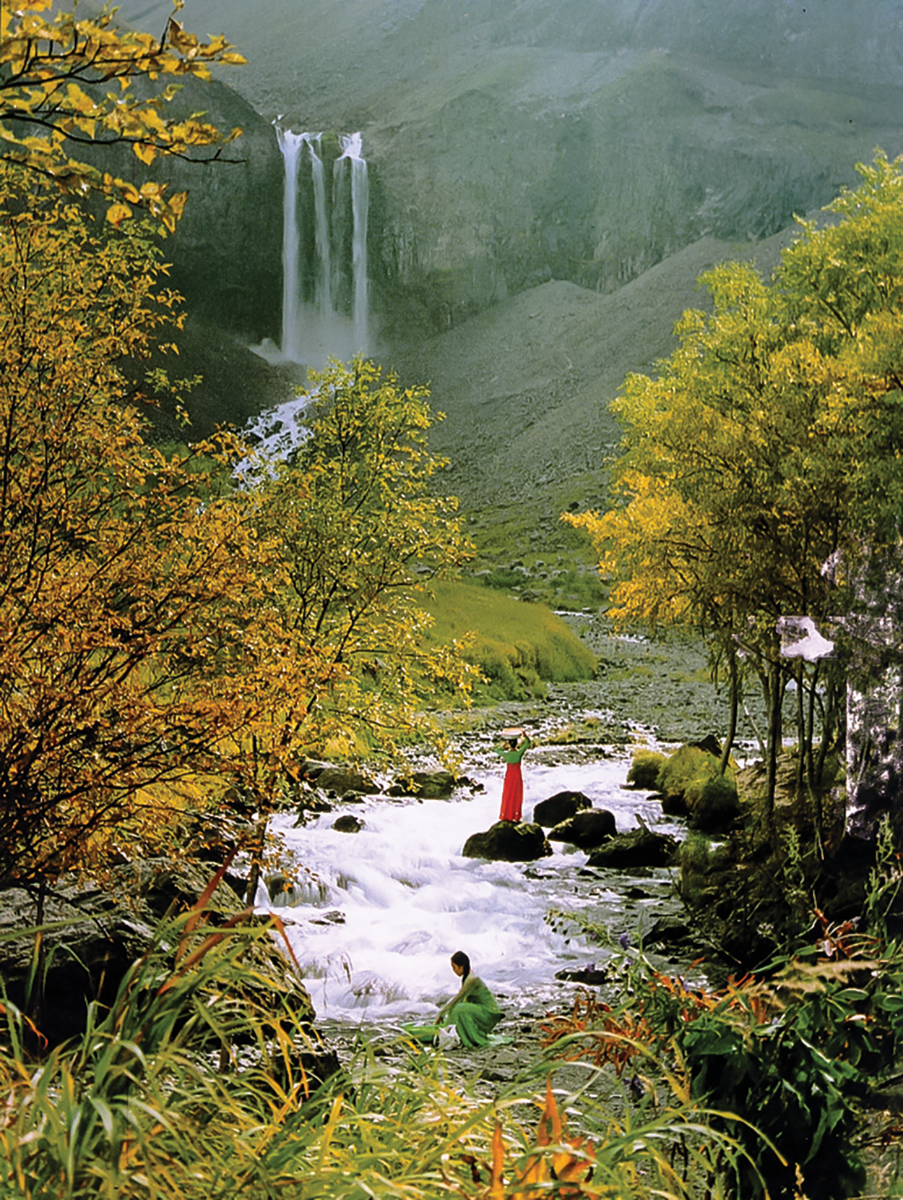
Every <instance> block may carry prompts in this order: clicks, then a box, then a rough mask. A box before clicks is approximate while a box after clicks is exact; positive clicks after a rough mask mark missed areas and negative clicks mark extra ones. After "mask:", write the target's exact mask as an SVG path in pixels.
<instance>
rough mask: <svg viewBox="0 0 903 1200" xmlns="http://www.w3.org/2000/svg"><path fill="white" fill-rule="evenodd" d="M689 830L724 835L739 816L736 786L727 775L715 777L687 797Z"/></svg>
mask: <svg viewBox="0 0 903 1200" xmlns="http://www.w3.org/2000/svg"><path fill="white" fill-rule="evenodd" d="M687 799H688V802H689V804H688V807H689V810H690V828H691V829H699V830H702V831H703V832H704V833H724V832H726V831H727V830H728V829H730V827H731V826H732V825H733V823H734V821H735V820H736V819H737V817H738V816H739V815H740V799H739V797H738V795H737V784H736V782H735V781H734V779H732V778H731V777H730V776H728V775H720V774H719V775H715V776H713V778H711V779H708V780H706V782H705V783H704V784H703V785H702V787H701V788H699V789H698V791H697V790H696V789H694V790H693V793H692V795H688V797H687Z"/></svg>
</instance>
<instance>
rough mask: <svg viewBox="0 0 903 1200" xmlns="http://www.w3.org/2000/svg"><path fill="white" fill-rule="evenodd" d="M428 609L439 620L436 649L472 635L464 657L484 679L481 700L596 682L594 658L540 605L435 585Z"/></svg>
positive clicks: (525, 696)
mask: <svg viewBox="0 0 903 1200" xmlns="http://www.w3.org/2000/svg"><path fill="white" fill-rule="evenodd" d="M424 607H425V608H426V609H427V610H428V611H429V612H430V613H431V614H432V616H433V618H434V621H435V624H434V626H433V628H432V630H431V631H430V640H431V641H432V642H434V643H435V644H444V643H448V642H450V641H452V640H453V639H458V640H461V639H464V638H466V637H467V636H468V635H470V639H471V640H470V645H469V646H468V648H467V650H466V653H465V657H466V658H467V659H468V661H470V662H472V663H473V664H474V665H475V666H476V667H478V668H479V670H480V671H481V673H482V675H483V676H484V682H482V683H480V684H478V685H477V688H476V690H475V694H476V699H477V700H478V701H483V702H495V701H499V700H525V699H529V698H531V697H534V696H535V697H542V696H544V695H545V685H546V684H547V683H565V682H571V681H575V680H581V679H592V677H593V673H594V671H595V666H596V657H595V655H594V654H593V653H592V652H591V651H590V650H588V649H587V647H586V646H584V644H583V643H582V642H581V641H580V640H579V638H578V637H577V636H576V635H575V634H574V633H573V632H572V631H571V630H570V629H569V628H568V626H567V625H566V624H565V622H564V621H563V620H562V619H561V618H560V617H558V616H556V615H555V613H553V612H552V611H551V610H550V609H548V608H545V607H544V606H543V605H541V604H527V603H524V602H523V601H519V600H514V599H512V598H511V597H510V596H506V595H504V594H503V593H501V592H498V591H496V590H495V589H493V588H484V587H477V586H474V585H471V584H466V583H461V582H443V583H437V584H436V585H435V586H434V588H433V594H432V597H431V598H430V599H429V600H427V602H426V603H425V604H424Z"/></svg>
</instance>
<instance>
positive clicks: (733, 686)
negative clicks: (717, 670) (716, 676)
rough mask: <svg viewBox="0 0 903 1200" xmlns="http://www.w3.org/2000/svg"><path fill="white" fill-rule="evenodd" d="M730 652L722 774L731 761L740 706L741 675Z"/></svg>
mask: <svg viewBox="0 0 903 1200" xmlns="http://www.w3.org/2000/svg"><path fill="white" fill-rule="evenodd" d="M728 653H729V655H730V660H729V671H730V713H729V716H728V724H727V733H726V734H725V738H724V749H723V750H722V751H721V761H720V762H719V764H718V770H719V771H720V772H721V774H722V775H723V774H724V772H725V771H726V770H727V764H728V763H729V762H730V758H731V750H732V749H733V746H734V738H735V737H736V735H737V713H738V710H739V708H740V677H739V672H738V671H737V656H736V654H735V653H734V652H733V650H732V649H731V650H729V651H728Z"/></svg>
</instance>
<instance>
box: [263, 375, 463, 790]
mask: <svg viewBox="0 0 903 1200" xmlns="http://www.w3.org/2000/svg"><path fill="white" fill-rule="evenodd" d="M428 396H429V393H428V391H427V389H426V388H423V387H412V388H402V387H401V386H400V385H399V384H398V381H397V379H396V378H395V377H394V376H393V375H391V374H385V373H383V371H382V370H381V369H380V368H379V367H377V366H376V365H374V364H373V363H372V362H367V361H364V360H363V359H360V358H359V359H356V360H355V361H354V363H353V364H352V365H351V366H348V367H345V366H343V365H341V364H339V363H334V364H332V366H331V367H330V368H329V369H328V370H327V371H325V372H323V373H320V374H317V375H315V376H314V381H313V387H312V388H311V390H310V391H309V392H308V393H307V401H306V411H305V420H306V423H307V435H308V436H307V437H306V439H305V440H304V441H303V442H302V443H301V445H300V446H299V447H298V449H297V450H296V451H295V453H294V454H293V455H292V456H291V457H290V459H289V461H287V462H284V463H277V464H266V463H264V464H260V466H261V467H262V468H263V469H262V470H258V472H257V476H258V480H259V481H258V483H257V484H256V487H255V494H256V495H257V496H258V499H259V504H260V516H259V522H260V524H259V529H260V539H261V543H262V544H265V545H267V546H268V547H270V550H269V553H270V555H271V558H270V559H269V560H268V562H267V563H263V562H261V564H260V570H261V572H262V573H263V574H264V575H266V576H268V577H270V576H273V577H277V578H284V579H285V580H286V586H284V587H282V588H281V589H280V591H279V593H278V596H277V603H278V605H279V608H280V612H281V625H282V627H283V629H284V630H285V631H286V635H287V639H288V644H287V645H286V646H285V647H284V649H283V653H285V654H286V655H287V657H288V658H289V659H291V661H293V662H295V663H305V662H307V663H316V672H315V676H314V675H310V676H309V677H310V684H309V686H307V687H306V688H303V689H298V690H297V692H296V693H295V695H294V697H290V696H288V695H286V696H285V702H284V704H281V705H280V704H272V705H271V706H270V708H269V715H270V721H271V723H270V727H269V729H268V730H264V729H263V727H261V730H260V733H259V735H258V744H259V747H260V750H261V751H263V750H265V753H259V754H258V756H257V757H256V758H255V759H253V760H249V759H246V760H245V761H246V762H247V764H248V768H249V770H250V771H251V775H250V777H249V778H248V781H247V785H248V787H249V788H250V789H251V790H252V792H253V794H254V795H255V797H256V803H257V804H258V807H260V808H261V810H262V812H263V813H266V812H267V811H268V809H269V807H270V806H271V804H272V803H273V802H274V800H275V795H274V789H275V788H276V787H277V786H278V784H279V781H280V779H283V780H284V779H285V778H286V768H287V769H288V770H289V771H290V770H291V765H292V763H293V762H294V763H297V762H298V761H299V756H302V755H304V754H309V753H311V752H312V751H319V752H322V751H323V750H324V749H325V750H327V751H328V752H331V753H333V754H339V755H346V754H348V753H349V752H360V751H361V750H362V749H364V750H368V749H369V750H371V751H372V750H375V749H376V748H380V749H381V750H382V751H384V752H390V751H391V750H393V749H394V748H395V747H396V746H397V744H398V740H399V738H410V737H411V736H412V735H413V734H414V732H415V731H416V730H417V729H418V728H420V727H421V726H423V725H424V724H425V721H426V718H425V712H424V710H425V708H426V706H427V705H428V704H429V703H430V701H431V699H432V697H433V695H434V691H435V689H436V688H437V687H439V688H441V689H442V690H444V691H446V692H457V693H461V694H465V695H466V694H467V693H468V692H469V689H470V684H471V680H472V674H473V671H472V668H470V667H469V666H468V665H467V664H466V662H465V661H464V659H463V657H462V656H461V654H460V652H459V651H460V648H459V647H458V646H457V645H451V646H448V647H440V648H438V649H427V648H426V647H425V641H424V638H423V633H424V631H425V630H426V628H427V627H428V626H429V625H430V624H431V623H432V618H431V616H430V615H429V614H428V612H427V611H426V609H425V606H424V596H425V592H426V590H427V588H428V587H429V584H430V582H431V581H432V580H433V579H436V578H440V577H442V576H445V575H447V574H448V573H449V572H451V571H453V570H455V569H456V568H457V567H458V566H459V565H460V564H461V563H462V562H463V561H464V560H465V559H466V558H467V557H469V555H470V553H471V547H470V544H469V542H468V541H467V539H466V538H465V537H464V534H463V529H462V520H461V517H460V515H459V513H458V501H457V499H456V498H455V497H451V496H445V495H443V494H442V492H441V489H440V488H438V487H437V483H438V481H439V480H440V478H441V474H440V473H441V470H442V468H443V467H444V465H445V460H443V459H441V458H438V457H437V456H435V455H434V454H432V453H431V452H430V449H429V445H428V431H429V428H430V426H431V424H432V423H433V421H434V420H435V419H436V418H435V415H434V414H433V413H432V412H431V409H430V406H429V402H428ZM270 471H271V472H272V474H271V475H270V474H269V472H270ZM432 732H433V734H435V730H433V731H432Z"/></svg>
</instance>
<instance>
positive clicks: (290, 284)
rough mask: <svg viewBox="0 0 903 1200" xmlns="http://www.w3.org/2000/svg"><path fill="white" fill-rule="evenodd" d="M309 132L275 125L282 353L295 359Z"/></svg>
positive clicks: (298, 319) (298, 324) (288, 357)
mask: <svg viewBox="0 0 903 1200" xmlns="http://www.w3.org/2000/svg"><path fill="white" fill-rule="evenodd" d="M306 136H307V135H306V134H303V133H292V131H291V130H290V129H280V128H279V127H278V126H277V127H276V138H277V140H278V142H279V149H280V150H281V151H282V158H283V162H284V164H285V183H284V189H283V197H282V357H284V358H286V359H289V360H291V361H296V359H297V355H298V352H299V347H298V346H297V345H296V339H297V336H298V332H299V330H300V325H301V321H300V304H301V299H300V295H301V288H300V280H299V278H298V265H299V251H300V237H299V230H298V220H297V212H298V170H299V166H300V163H301V147H302V146H303V145H304V144H305V138H306Z"/></svg>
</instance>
